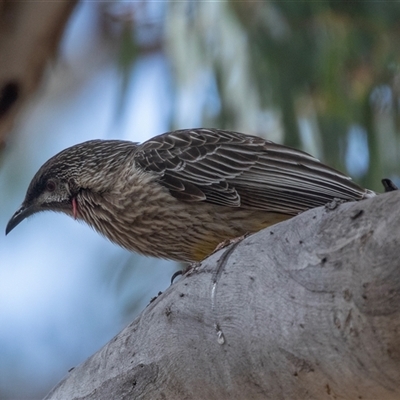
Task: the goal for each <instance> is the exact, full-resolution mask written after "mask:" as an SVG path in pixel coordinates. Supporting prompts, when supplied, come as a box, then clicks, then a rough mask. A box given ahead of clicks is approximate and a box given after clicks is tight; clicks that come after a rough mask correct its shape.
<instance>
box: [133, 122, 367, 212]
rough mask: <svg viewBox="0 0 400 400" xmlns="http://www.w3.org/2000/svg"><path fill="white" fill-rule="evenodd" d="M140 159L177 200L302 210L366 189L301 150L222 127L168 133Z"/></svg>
mask: <svg viewBox="0 0 400 400" xmlns="http://www.w3.org/2000/svg"><path fill="white" fill-rule="evenodd" d="M135 161H136V163H137V164H138V165H139V166H140V167H141V168H143V169H144V170H146V171H151V172H153V173H156V174H158V175H159V176H160V183H161V184H162V185H164V186H165V187H166V188H168V189H169V191H170V193H171V194H172V195H173V196H174V197H176V198H177V199H180V200H183V201H192V202H196V201H205V202H209V203H213V204H218V205H223V206H230V207H245V208H253V209H259V210H266V211H271V212H281V213H285V214H293V215H294V214H297V213H298V212H301V211H304V210H306V209H309V208H313V207H317V206H320V205H324V204H326V203H328V202H329V201H331V200H333V199H334V198H338V199H344V200H359V199H361V198H363V197H365V195H366V193H367V191H366V190H365V189H362V188H360V187H359V186H357V185H356V184H355V183H353V182H352V181H351V179H350V178H349V177H347V176H346V175H343V174H342V173H340V172H338V171H336V170H334V169H332V168H330V167H328V166H325V165H323V164H321V163H320V162H319V161H318V160H317V159H315V158H314V157H312V156H310V155H309V154H307V153H304V152H302V151H299V150H294V149H291V148H288V147H285V146H282V145H278V144H275V143H272V142H269V141H266V140H264V139H262V138H259V137H255V136H249V135H244V134H241V133H237V132H229V131H223V130H217V129H193V130H178V131H174V132H168V133H165V134H163V135H160V136H156V137H154V138H153V139H150V140H148V141H147V142H144V143H143V144H141V145H139V146H138V148H137V151H136V152H135Z"/></svg>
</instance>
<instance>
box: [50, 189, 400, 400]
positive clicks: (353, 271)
mask: <svg viewBox="0 0 400 400" xmlns="http://www.w3.org/2000/svg"><path fill="white" fill-rule="evenodd" d="M331 208H334V207H331ZM399 256H400V191H399V192H392V193H388V194H385V195H381V196H378V197H375V198H373V199H370V200H366V201H362V202H359V203H348V204H342V205H339V206H338V207H337V208H336V209H333V210H331V209H329V207H325V208H318V209H314V210H311V211H308V212H306V213H303V214H301V215H299V216H298V217H296V218H293V219H291V220H289V221H286V222H283V223H280V224H278V225H275V226H273V227H271V228H269V229H265V230H263V231H261V232H259V233H257V234H255V235H252V236H250V237H248V238H246V239H245V240H243V241H241V242H239V243H238V244H234V245H231V246H228V247H226V248H224V249H222V250H220V251H218V252H217V253H216V254H214V255H212V256H211V257H209V258H208V259H207V260H205V261H204V262H203V263H202V264H201V266H200V267H199V268H197V269H195V270H194V271H193V272H192V273H190V274H189V275H187V276H185V277H183V278H182V279H181V280H180V281H178V282H177V283H175V284H174V285H172V286H171V287H170V288H169V289H168V290H167V291H166V292H164V293H163V294H162V295H160V296H159V297H158V298H157V299H156V300H155V301H154V302H152V303H151V304H150V305H149V306H148V307H147V308H146V309H145V310H144V311H143V312H142V314H141V315H140V316H139V317H138V318H137V319H136V320H135V321H134V322H132V323H131V324H130V325H129V326H128V327H127V328H125V329H124V330H123V331H122V332H121V333H120V334H119V335H117V336H116V337H115V338H114V339H113V340H111V341H110V342H109V343H108V344H107V345H106V346H104V347H103V348H102V349H101V350H100V351H99V352H97V353H96V354H94V355H93V356H92V357H90V358H89V359H88V360H87V361H86V362H84V363H83V364H82V365H80V366H78V367H77V368H75V369H73V370H72V371H71V372H70V373H69V374H68V376H67V377H66V378H65V379H64V380H63V381H61V382H60V383H59V384H58V385H57V387H56V388H55V389H53V391H52V392H51V393H50V394H49V395H48V396H47V397H46V399H47V400H50V399H51V400H55V399H71V400H72V399H97V400H102V399H104V400H106V399H107V400H109V399H111V398H112V399H151V400H154V399H175V400H176V399H208V400H211V399H216V400H217V399H218V400H221V399H228V400H234V399H241V400H242V399H274V400H276V399H291V400H293V399H318V400H321V399H332V398H335V399H352V400H353V399H364V400H366V399H371V400H372V399H374V400H376V399H385V400H390V399H400V384H399V382H400V257H399ZM218 331H219V332H218Z"/></svg>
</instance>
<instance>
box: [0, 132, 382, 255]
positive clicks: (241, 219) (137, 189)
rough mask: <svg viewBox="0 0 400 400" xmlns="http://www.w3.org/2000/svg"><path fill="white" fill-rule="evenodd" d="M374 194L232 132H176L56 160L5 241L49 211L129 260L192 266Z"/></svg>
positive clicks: (85, 146) (79, 148) (296, 153)
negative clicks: (230, 243)
mask: <svg viewBox="0 0 400 400" xmlns="http://www.w3.org/2000/svg"><path fill="white" fill-rule="evenodd" d="M389 182H390V181H389ZM387 186H388V188H389V189H388V190H390V185H389V184H387ZM375 195H376V193H375V192H373V191H371V190H369V189H364V188H362V187H360V186H358V185H357V184H356V183H354V182H353V181H352V180H351V178H350V177H348V176H346V175H345V174H343V173H341V172H339V171H337V170H335V169H333V168H331V167H329V166H327V165H324V164H323V163H321V162H320V161H319V160H317V159H316V158H314V157H313V156H311V155H309V154H307V153H305V152H303V151H300V150H296V149H293V148H290V147H286V146H284V145H281V144H276V143H273V142H271V141H268V140H265V139H263V138H261V137H258V136H252V135H247V134H244V133H240V132H233V131H227V130H221V129H214V128H210V129H208V128H196V129H181V130H175V131H171V132H167V133H164V134H161V135H158V136H155V137H153V138H152V139H149V140H147V141H145V142H143V143H141V144H139V143H135V142H130V141H124V140H89V141H86V142H83V143H80V144H76V145H73V146H71V147H69V148H67V149H65V150H63V151H61V152H59V153H58V154H56V155H55V156H53V157H52V158H50V159H49V160H48V161H47V162H45V163H44V164H43V166H42V167H41V168H40V169H39V170H38V171H37V173H36V174H35V175H34V177H33V179H32V181H31V183H30V184H29V187H28V189H27V192H26V196H25V199H24V201H23V203H22V205H21V207H20V208H19V209H18V210H17V211H16V212H15V214H14V215H13V216H12V218H11V219H10V221H9V222H8V225H7V227H6V234H8V233H9V232H10V231H11V230H12V229H14V228H15V227H16V226H17V225H18V224H19V223H20V222H21V221H23V220H24V219H25V218H27V217H28V216H30V215H32V214H35V213H38V212H41V211H47V210H50V211H56V212H62V213H65V214H67V215H69V216H71V217H73V218H75V219H77V220H79V221H84V222H85V223H87V224H88V225H90V226H91V227H92V228H94V229H95V230H96V231H97V232H99V233H100V234H102V235H103V236H105V237H106V238H108V239H109V240H111V241H112V242H114V243H116V244H118V245H120V246H122V247H123V248H125V249H128V250H130V251H134V252H137V253H140V254H143V255H146V256H152V257H157V258H164V259H170V260H175V261H180V262H198V261H200V260H202V259H204V258H205V257H206V256H208V255H209V254H210V253H212V252H213V250H214V249H215V248H216V247H217V246H218V245H219V244H220V243H221V242H224V241H226V240H229V239H234V238H237V237H240V236H242V235H245V234H248V233H254V232H257V231H259V230H261V229H263V228H265V227H268V226H270V225H273V224H276V223H278V222H281V221H283V220H286V219H288V218H291V217H294V216H296V215H298V214H299V213H302V212H303V211H306V210H308V209H311V208H315V207H319V206H323V205H326V204H327V203H329V202H331V201H332V200H334V199H339V200H341V201H358V200H362V199H366V198H371V197H373V196H375Z"/></svg>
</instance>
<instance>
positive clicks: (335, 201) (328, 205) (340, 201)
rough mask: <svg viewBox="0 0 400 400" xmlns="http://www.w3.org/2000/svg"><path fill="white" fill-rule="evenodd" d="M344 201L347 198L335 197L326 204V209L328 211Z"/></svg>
mask: <svg viewBox="0 0 400 400" xmlns="http://www.w3.org/2000/svg"><path fill="white" fill-rule="evenodd" d="M343 203H346V200H343V199H337V198H334V199H333V200H332V201H330V202H329V203H326V204H325V209H326V210H328V211H332V210H335V209H336V208H338V207H339V206H340V205H341V204H343Z"/></svg>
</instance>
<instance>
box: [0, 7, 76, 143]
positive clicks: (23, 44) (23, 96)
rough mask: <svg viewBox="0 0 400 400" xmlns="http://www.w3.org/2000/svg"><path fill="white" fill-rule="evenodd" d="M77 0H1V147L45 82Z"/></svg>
mask: <svg viewBox="0 0 400 400" xmlns="http://www.w3.org/2000/svg"><path fill="white" fill-rule="evenodd" d="M76 3H77V0H63V1H50V2H48V1H45V2H36V1H22V2H21V1H20V2H18V1H8V0H0V144H2V142H3V141H4V138H5V136H6V134H7V133H8V132H9V131H10V130H11V128H12V125H13V123H14V119H15V117H16V115H17V113H18V111H19V110H20V109H21V107H22V106H23V105H24V104H25V102H26V101H27V100H28V98H29V97H30V96H31V95H32V93H33V92H34V91H35V89H36V88H37V87H38V84H39V83H40V81H41V78H42V75H43V73H44V70H45V67H46V66H47V63H48V61H49V60H50V59H51V57H53V55H54V53H55V51H56V49H57V46H58V43H59V40H60V38H61V35H62V33H63V31H64V28H65V25H66V23H67V21H68V18H69V17H70V14H71V12H72V10H73V8H74V6H75V4H76Z"/></svg>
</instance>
